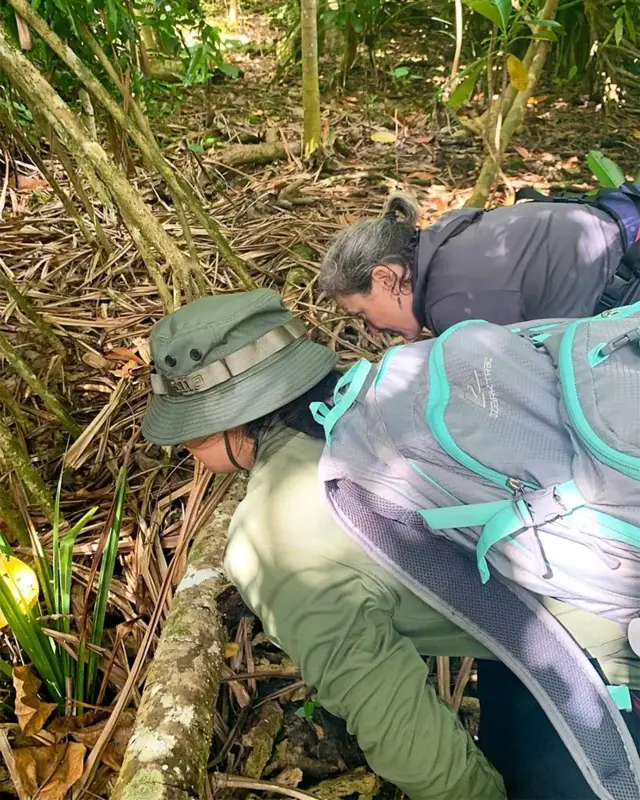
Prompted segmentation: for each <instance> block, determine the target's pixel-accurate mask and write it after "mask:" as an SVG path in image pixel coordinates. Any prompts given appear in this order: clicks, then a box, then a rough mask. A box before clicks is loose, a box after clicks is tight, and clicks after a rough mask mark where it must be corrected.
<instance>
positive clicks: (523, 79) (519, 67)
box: [507, 56, 529, 92]
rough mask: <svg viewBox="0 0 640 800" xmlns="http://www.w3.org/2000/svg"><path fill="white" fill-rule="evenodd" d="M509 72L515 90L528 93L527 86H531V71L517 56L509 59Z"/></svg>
mask: <svg viewBox="0 0 640 800" xmlns="http://www.w3.org/2000/svg"><path fill="white" fill-rule="evenodd" d="M507 70H508V72H509V78H510V79H511V85H512V86H513V88H514V89H517V90H518V91H519V92H524V91H526V89H527V86H529V70H528V69H527V68H526V67H525V65H524V64H523V63H522V61H520V59H519V58H516V57H515V56H509V57H508V58H507Z"/></svg>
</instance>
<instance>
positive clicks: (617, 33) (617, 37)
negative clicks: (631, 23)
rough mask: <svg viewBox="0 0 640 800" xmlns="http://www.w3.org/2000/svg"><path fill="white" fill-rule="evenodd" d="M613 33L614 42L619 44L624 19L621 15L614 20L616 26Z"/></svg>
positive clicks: (622, 33)
mask: <svg viewBox="0 0 640 800" xmlns="http://www.w3.org/2000/svg"><path fill="white" fill-rule="evenodd" d="M613 35H614V37H615V40H616V44H620V42H621V41H622V37H623V36H624V20H623V19H622V17H618V19H617V20H616V26H615V28H614V29H613Z"/></svg>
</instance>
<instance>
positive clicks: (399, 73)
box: [391, 67, 409, 78]
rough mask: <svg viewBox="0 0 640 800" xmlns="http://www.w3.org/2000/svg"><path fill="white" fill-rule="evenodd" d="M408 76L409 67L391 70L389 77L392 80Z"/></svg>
mask: <svg viewBox="0 0 640 800" xmlns="http://www.w3.org/2000/svg"><path fill="white" fill-rule="evenodd" d="M408 74H409V67H396V68H395V69H392V70H391V75H392V76H393V77H394V78H406V77H407V75H408Z"/></svg>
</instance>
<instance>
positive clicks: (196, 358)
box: [189, 347, 202, 361]
mask: <svg viewBox="0 0 640 800" xmlns="http://www.w3.org/2000/svg"><path fill="white" fill-rule="evenodd" d="M189 355H190V356H191V358H192V359H193V360H194V361H200V360H201V359H202V353H201V352H200V351H199V350H196V348H195V347H194V348H193V350H191V351H189Z"/></svg>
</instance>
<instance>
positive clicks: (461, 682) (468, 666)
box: [451, 656, 475, 714]
mask: <svg viewBox="0 0 640 800" xmlns="http://www.w3.org/2000/svg"><path fill="white" fill-rule="evenodd" d="M474 661H475V659H474V658H471V657H470V656H465V657H464V658H463V659H462V664H461V666H460V672H458V677H457V679H456V685H455V687H454V689H453V697H452V699H451V705H452V706H453V710H454V711H455V712H456V714H457V713H458V711H460V703H462V696H463V695H464V690H465V689H466V688H467V684H468V683H469V678H470V677H471V670H472V669H473V663H474Z"/></svg>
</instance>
